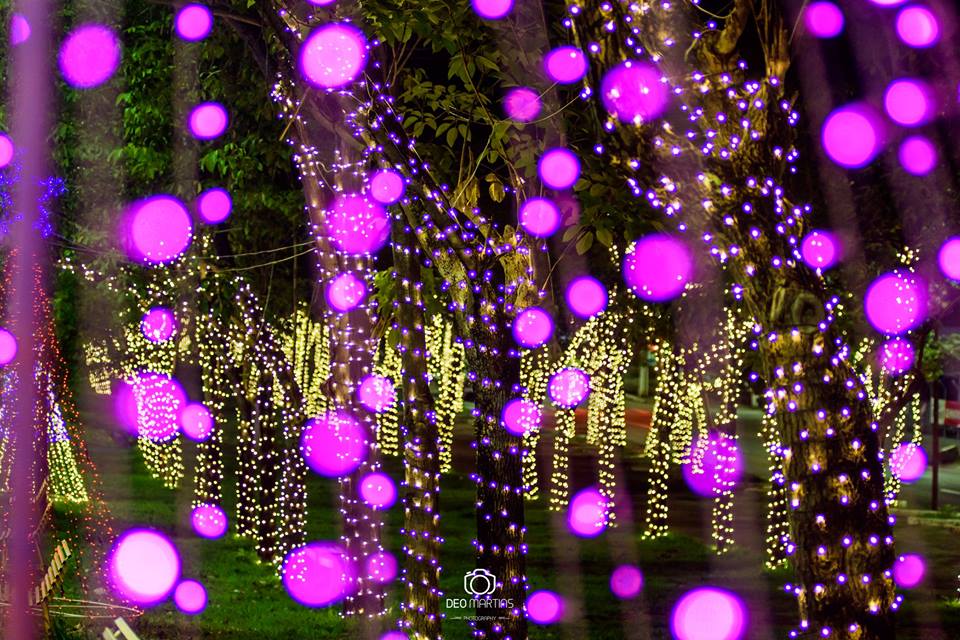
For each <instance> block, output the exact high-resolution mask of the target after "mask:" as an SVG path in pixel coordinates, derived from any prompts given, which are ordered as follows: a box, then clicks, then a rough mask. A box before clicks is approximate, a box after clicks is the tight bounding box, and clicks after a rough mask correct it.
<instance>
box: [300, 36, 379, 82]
mask: <svg viewBox="0 0 960 640" xmlns="http://www.w3.org/2000/svg"><path fill="white" fill-rule="evenodd" d="M366 64H367V40H366V38H365V37H364V36H363V32H361V31H360V30H359V29H357V28H356V27H354V26H353V25H350V24H347V23H344V22H333V23H328V24H325V25H323V26H321V27H318V28H317V29H315V30H314V31H313V33H311V34H310V35H309V36H308V37H307V39H306V41H305V42H304V43H303V46H302V47H301V49H300V71H301V72H302V73H303V76H304V77H305V78H306V79H307V81H308V82H309V83H310V84H312V85H314V86H317V87H321V88H324V89H336V88H338V87H343V86H345V85H348V84H350V83H351V82H353V81H354V80H356V79H357V77H358V76H359V75H360V74H361V73H362V72H363V69H364V67H365V66H366Z"/></svg>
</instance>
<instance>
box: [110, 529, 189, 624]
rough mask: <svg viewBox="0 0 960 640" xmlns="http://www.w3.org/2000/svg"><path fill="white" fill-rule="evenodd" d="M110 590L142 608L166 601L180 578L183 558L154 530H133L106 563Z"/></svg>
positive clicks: (120, 542)
mask: <svg viewBox="0 0 960 640" xmlns="http://www.w3.org/2000/svg"><path fill="white" fill-rule="evenodd" d="M107 566H108V575H109V578H110V583H111V586H112V587H113V589H114V591H116V592H117V594H118V595H120V596H122V597H123V598H124V599H126V600H128V601H130V602H133V603H135V604H137V605H140V606H144V607H146V606H151V605H155V604H158V603H159V602H161V601H163V600H165V599H166V598H167V596H169V595H170V592H171V591H172V590H173V587H174V585H175V584H176V583H177V580H178V579H179V578H180V554H179V553H177V550H176V548H175V547H174V546H173V544H172V543H171V542H170V540H169V539H168V538H167V537H166V536H165V535H163V534H162V533H160V532H159V531H155V530H152V529H132V530H130V531H127V532H126V533H124V534H123V535H122V536H121V537H120V539H119V540H118V541H117V542H116V544H115V545H114V547H113V550H112V551H111V553H110V556H109V558H108V560H107Z"/></svg>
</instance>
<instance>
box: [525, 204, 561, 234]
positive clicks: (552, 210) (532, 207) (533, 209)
mask: <svg viewBox="0 0 960 640" xmlns="http://www.w3.org/2000/svg"><path fill="white" fill-rule="evenodd" d="M517 218H518V220H519V222H520V226H521V227H522V228H523V230H524V231H526V232H527V233H529V234H530V235H532V236H536V237H538V238H545V237H547V236H549V235H552V234H553V233H554V232H555V231H556V230H557V229H558V228H559V227H560V210H559V209H557V205H556V204H555V203H554V202H553V201H552V200H548V199H547V198H530V199H529V200H527V201H526V202H524V203H523V205H521V207H520V212H519V213H518V215H517Z"/></svg>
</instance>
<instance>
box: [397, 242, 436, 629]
mask: <svg viewBox="0 0 960 640" xmlns="http://www.w3.org/2000/svg"><path fill="white" fill-rule="evenodd" d="M393 237H394V243H393V258H394V265H395V268H396V277H397V279H398V280H399V287H400V295H399V300H400V306H399V308H398V311H397V315H398V320H399V332H400V337H399V339H400V345H399V346H400V350H401V356H400V357H401V360H402V363H403V364H402V367H401V377H402V380H403V384H402V386H401V388H402V394H403V402H402V405H403V414H402V416H401V424H403V425H405V426H406V440H405V442H404V443H403V465H404V483H403V488H402V491H401V496H402V500H403V529H402V530H401V532H400V533H401V534H402V535H403V536H404V544H403V551H404V553H405V554H406V558H405V559H404V582H405V588H406V599H405V602H402V603H401V605H400V607H401V610H402V620H401V626H402V627H403V629H404V631H405V632H406V633H407V635H408V636H409V637H410V638H411V640H439V639H440V638H441V637H442V635H441V617H440V597H441V595H442V593H441V591H440V545H441V543H442V542H443V540H442V538H441V537H440V508H439V501H440V451H439V444H440V442H439V434H438V433H437V425H436V418H435V417H434V416H435V413H434V401H433V395H432V393H431V391H430V386H429V385H428V383H427V359H426V356H425V354H426V352H427V348H426V341H425V335H424V329H425V326H424V310H423V297H422V295H421V294H420V289H419V283H420V282H421V281H422V278H421V274H420V264H419V263H418V262H417V260H416V258H415V257H414V256H411V255H410V253H409V251H408V250H412V249H411V245H412V244H413V240H412V238H410V237H409V236H408V234H405V233H400V232H399V230H398V229H397V228H396V227H395V229H394V234H393Z"/></svg>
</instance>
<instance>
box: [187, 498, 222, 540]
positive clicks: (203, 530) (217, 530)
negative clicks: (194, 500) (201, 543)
mask: <svg viewBox="0 0 960 640" xmlns="http://www.w3.org/2000/svg"><path fill="white" fill-rule="evenodd" d="M190 525H191V526H192V527H193V532H194V533H196V534H197V535H198V536H200V537H201V538H208V539H210V540H216V539H217V538H222V537H223V536H224V535H225V534H226V533H227V527H228V526H229V520H228V519H227V514H226V512H225V511H224V510H223V509H222V508H221V507H219V506H218V505H215V504H200V505H197V506H196V507H194V508H193V510H192V511H191V512H190Z"/></svg>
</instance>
